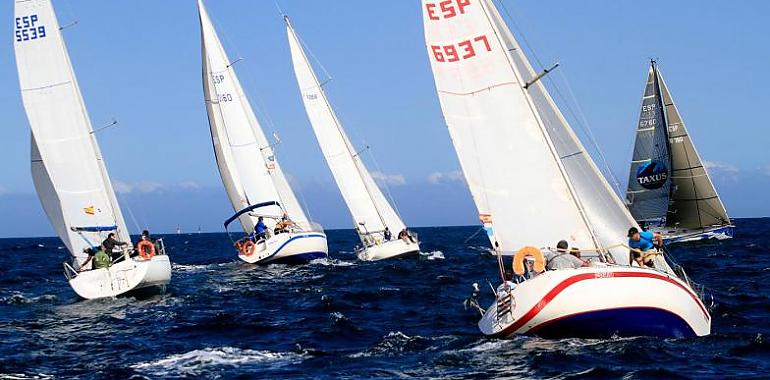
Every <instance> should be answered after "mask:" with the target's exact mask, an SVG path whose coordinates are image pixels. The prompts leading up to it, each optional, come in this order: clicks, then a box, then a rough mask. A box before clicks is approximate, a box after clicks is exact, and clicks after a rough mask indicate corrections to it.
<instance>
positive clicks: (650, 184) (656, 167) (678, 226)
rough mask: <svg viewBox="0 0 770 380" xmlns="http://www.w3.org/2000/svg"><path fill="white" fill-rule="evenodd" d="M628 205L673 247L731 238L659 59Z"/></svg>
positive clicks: (640, 128)
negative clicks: (673, 245) (681, 244)
mask: <svg viewBox="0 0 770 380" xmlns="http://www.w3.org/2000/svg"><path fill="white" fill-rule="evenodd" d="M626 201H627V202H628V207H629V209H630V211H631V215H633V216H634V218H635V219H636V220H637V222H639V224H642V225H644V227H646V228H648V229H650V230H654V231H656V232H660V233H662V234H663V235H664V237H665V239H666V242H667V243H669V244H673V243H680V242H688V241H697V240H705V239H718V240H724V239H729V238H731V237H732V236H733V230H734V228H735V226H733V224H732V222H731V221H730V217H729V216H727V210H726V209H725V206H724V204H722V200H721V199H720V198H719V194H718V193H717V191H716V189H715V188H714V184H713V183H712V182H711V177H709V174H708V171H706V168H705V167H704V166H703V161H701V159H700V155H698V151H697V150H696V149H695V145H694V144H693V141H692V138H691V137H690V134H689V133H688V132H687V128H686V127H685V125H684V121H683V120H682V117H681V116H680V114H679V110H678V109H677V107H676V104H675V103H674V99H673V98H672V97H671V93H670V92H669V91H668V87H667V86H666V82H665V81H664V80H663V75H662V74H661V73H660V69H659V68H658V65H657V63H656V62H655V61H652V62H651V63H650V70H649V74H648V76H647V85H646V86H645V90H644V95H643V97H642V109H641V112H640V115H639V123H638V124H637V130H636V143H635V145H634V155H633V159H632V161H631V168H630V170H629V178H628V190H626Z"/></svg>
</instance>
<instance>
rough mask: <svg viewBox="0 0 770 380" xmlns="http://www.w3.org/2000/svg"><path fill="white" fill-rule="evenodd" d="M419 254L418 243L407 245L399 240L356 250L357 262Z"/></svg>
mask: <svg viewBox="0 0 770 380" xmlns="http://www.w3.org/2000/svg"><path fill="white" fill-rule="evenodd" d="M419 253H420V242H419V241H418V242H415V243H407V242H405V241H403V240H401V239H396V240H390V241H387V242H384V243H380V244H376V245H373V246H370V247H366V248H364V249H358V250H357V251H356V255H357V256H358V258H359V260H364V261H376V260H384V259H391V258H394V257H401V256H409V255H417V254H419Z"/></svg>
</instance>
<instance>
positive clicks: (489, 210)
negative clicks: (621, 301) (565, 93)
mask: <svg viewBox="0 0 770 380" xmlns="http://www.w3.org/2000/svg"><path fill="white" fill-rule="evenodd" d="M422 5H423V16H424V17H423V20H424V27H425V39H426V42H427V49H428V53H429V56H430V61H431V67H432V69H433V74H434V78H435V82H436V88H437V91H438V94H439V100H440V103H441V108H442V111H443V113H444V118H445V120H446V124H447V126H448V128H449V132H450V135H451V137H452V142H453V144H454V146H455V149H456V150H457V154H458V157H459V159H460V164H461V166H462V169H463V172H464V174H465V177H466V180H467V182H468V185H469V187H470V190H471V194H472V195H473V198H474V201H475V203H476V206H477V208H478V210H479V213H480V219H481V220H482V222H483V223H484V224H485V226H486V227H487V228H488V232H489V233H490V239H491V240H492V242H493V244H499V247H500V249H501V250H503V251H504V252H512V251H515V250H517V249H519V248H521V247H523V246H526V245H536V246H554V244H556V242H557V241H558V240H560V239H566V240H569V241H570V243H571V245H573V246H579V247H581V248H607V247H614V248H613V249H611V251H613V252H615V253H616V255H615V257H616V259H619V260H620V259H623V258H625V257H627V254H625V252H627V251H625V252H624V251H623V250H622V248H620V247H618V246H617V245H618V244H619V243H622V242H624V240H625V231H626V230H627V229H628V227H629V226H632V225H635V224H636V223H635V222H634V221H633V219H631V217H630V215H629V214H628V212H627V211H626V210H625V208H624V207H623V205H622V204H621V203H620V201H619V200H618V199H617V196H616V195H615V194H614V193H613V191H612V190H611V188H610V187H609V185H608V184H607V182H606V180H605V179H604V177H603V176H602V175H601V174H600V173H599V171H598V169H597V168H596V166H595V165H594V163H593V161H592V160H591V158H590V156H589V155H588V154H587V153H586V151H585V149H584V148H583V146H582V145H581V144H580V142H579V141H578V140H577V138H576V137H575V135H574V133H573V132H572V130H571V128H570V127H569V125H568V124H567V122H566V121H565V119H564V117H563V116H562V115H561V113H560V112H559V110H558V108H557V107H556V105H555V104H554V102H553V100H552V99H551V97H550V95H549V94H548V92H547V91H546V89H545V87H544V86H543V84H542V81H541V80H538V78H536V73H535V71H534V70H533V69H532V67H531V65H530V64H529V62H528V60H527V58H526V57H525V55H524V53H523V52H522V50H521V47H520V46H519V45H518V43H517V42H516V40H515V38H514V37H513V35H512V33H511V32H510V30H509V29H508V27H507V26H506V25H505V23H504V22H503V20H502V18H501V17H500V15H499V13H498V12H497V9H496V8H495V6H494V5H493V4H492V2H491V1H488V0H479V1H467V0H456V1H451V2H449V3H447V2H441V4H439V2H436V1H431V0H423V2H422Z"/></svg>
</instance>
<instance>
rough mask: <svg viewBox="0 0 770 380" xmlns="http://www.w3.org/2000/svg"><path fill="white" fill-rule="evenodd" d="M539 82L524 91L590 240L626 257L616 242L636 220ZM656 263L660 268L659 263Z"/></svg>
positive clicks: (520, 62)
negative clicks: (559, 165)
mask: <svg viewBox="0 0 770 380" xmlns="http://www.w3.org/2000/svg"><path fill="white" fill-rule="evenodd" d="M484 1H486V2H487V9H488V10H489V12H490V14H491V16H492V20H493V22H494V23H495V25H496V26H497V30H498V31H500V32H501V35H502V38H503V41H504V43H505V45H506V48H507V50H508V52H509V55H510V56H511V58H512V62H513V63H514V65H515V67H516V69H517V70H518V72H519V75H520V77H521V78H522V80H523V81H524V82H525V83H530V82H532V81H533V80H534V79H535V77H536V76H537V72H536V71H535V70H534V69H533V68H532V65H531V64H530V63H529V60H528V59H527V57H526V55H525V54H524V50H522V48H521V46H520V45H519V44H518V42H517V41H516V39H515V38H514V36H513V34H512V33H511V31H510V29H509V28H508V27H507V26H506V25H505V22H504V21H503V19H502V17H501V16H500V13H499V12H498V11H497V8H496V7H495V6H494V5H493V4H492V3H491V1H490V0H484ZM543 83H544V81H543V80H539V81H535V82H534V83H531V85H530V86H529V87H528V89H527V91H528V93H529V95H530V97H531V99H532V102H533V104H534V106H535V109H536V110H537V112H538V114H539V116H540V119H541V121H542V123H543V125H544V127H545V130H546V132H547V133H548V135H549V136H550V137H551V141H552V142H553V144H554V147H555V148H556V151H557V153H558V157H559V159H560V161H561V163H562V165H563V167H564V169H565V170H566V173H567V176H568V178H569V182H570V184H571V185H572V187H573V189H574V191H575V194H576V198H577V201H578V203H577V204H578V206H579V207H581V208H582V210H583V216H584V218H585V219H586V220H587V221H588V225H589V226H590V229H591V231H592V233H593V237H594V242H595V243H597V244H598V246H597V247H596V248H602V247H604V248H607V247H614V248H612V249H610V251H611V252H612V253H614V254H615V258H616V260H621V259H624V260H625V259H626V258H627V257H628V255H627V251H626V250H625V248H623V247H619V246H618V245H619V244H622V243H625V242H626V241H627V239H626V235H627V231H628V229H629V228H630V227H632V226H636V227H638V226H637V224H636V221H635V220H634V218H633V217H632V216H631V215H630V213H629V212H628V210H627V209H626V207H625V205H624V204H623V203H622V201H621V200H620V199H619V198H618V196H617V194H616V193H615V191H613V190H612V187H610V185H609V183H608V182H607V180H606V178H605V177H604V176H603V175H602V174H601V172H600V171H599V169H598V167H597V166H596V163H595V162H594V161H593V160H592V159H591V156H590V155H589V154H588V152H587V151H586V149H585V147H584V146H583V144H582V143H581V142H580V139H578V138H577V136H576V135H575V133H574V131H573V130H572V128H571V127H570V126H569V123H568V122H567V120H566V119H565V118H564V115H562V113H561V111H560V110H559V107H557V106H556V103H555V102H554V101H553V98H552V97H551V95H550V94H549V93H548V91H547V90H546V88H545V86H544V84H543ZM580 248H582V247H580ZM659 267H661V268H662V267H663V265H659Z"/></svg>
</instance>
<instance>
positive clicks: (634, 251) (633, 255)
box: [628, 227, 663, 268]
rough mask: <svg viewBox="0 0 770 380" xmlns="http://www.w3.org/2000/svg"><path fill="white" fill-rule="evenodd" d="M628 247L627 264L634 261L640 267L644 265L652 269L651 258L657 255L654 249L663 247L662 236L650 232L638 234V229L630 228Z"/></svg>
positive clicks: (653, 264)
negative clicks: (628, 258)
mask: <svg viewBox="0 0 770 380" xmlns="http://www.w3.org/2000/svg"><path fill="white" fill-rule="evenodd" d="M628 247H629V248H630V250H629V256H630V260H629V262H634V261H636V263H637V264H638V265H639V266H640V267H644V266H645V265H646V266H648V267H650V268H654V267H655V263H654V261H653V257H654V256H655V255H656V254H658V253H657V251H654V249H655V248H660V247H663V236H662V235H661V234H659V233H652V232H650V231H641V232H640V231H639V229H638V228H636V227H631V228H629V229H628Z"/></svg>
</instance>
